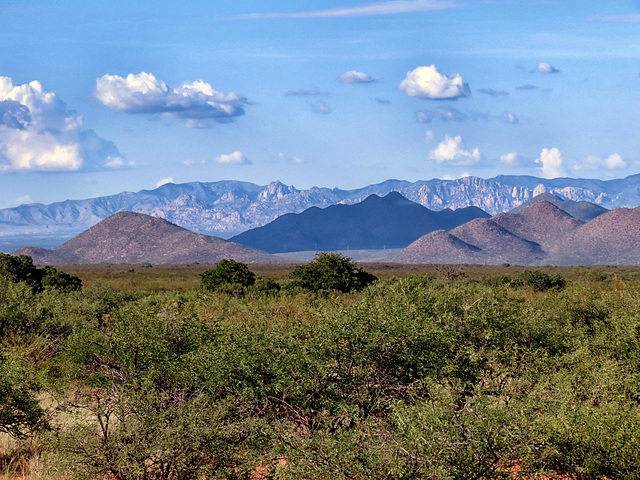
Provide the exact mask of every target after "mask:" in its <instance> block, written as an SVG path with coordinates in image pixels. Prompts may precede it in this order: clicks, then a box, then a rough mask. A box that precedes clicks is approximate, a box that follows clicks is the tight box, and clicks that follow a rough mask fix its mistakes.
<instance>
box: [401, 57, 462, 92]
mask: <svg viewBox="0 0 640 480" xmlns="http://www.w3.org/2000/svg"><path fill="white" fill-rule="evenodd" d="M398 88H399V89H400V90H402V91H404V92H405V93H406V94H407V95H409V96H410V97H419V98H431V99H444V98H458V97H467V96H469V95H470V94H471V91H470V90H469V85H468V84H466V83H464V82H463V81H462V77H461V76H460V74H458V73H454V74H453V75H452V76H451V77H449V76H447V75H444V74H442V73H440V72H438V70H437V69H436V67H435V65H431V66H429V67H424V66H423V67H418V68H416V69H415V70H412V71H410V72H407V76H406V78H405V79H404V80H403V81H402V82H401V83H400V85H398Z"/></svg>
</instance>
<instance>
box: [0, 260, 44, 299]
mask: <svg viewBox="0 0 640 480" xmlns="http://www.w3.org/2000/svg"><path fill="white" fill-rule="evenodd" d="M42 275H43V271H42V270H41V269H38V268H36V266H35V265H34V264H33V260H32V259H31V257H29V256H28V255H18V256H13V255H8V254H6V253H0V276H2V277H4V278H6V279H8V280H10V281H12V282H25V283H26V284H27V285H29V286H30V287H32V288H34V289H36V290H40V289H41V288H42V283H41V281H42Z"/></svg>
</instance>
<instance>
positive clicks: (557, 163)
mask: <svg viewBox="0 0 640 480" xmlns="http://www.w3.org/2000/svg"><path fill="white" fill-rule="evenodd" d="M536 163H540V164H542V167H540V174H541V175H542V176H543V177H544V178H557V177H562V176H565V175H566V173H565V170H564V167H563V166H562V164H563V159H562V153H560V150H558V149H557V148H555V147H554V148H543V149H542V152H541V153H540V158H537V159H536Z"/></svg>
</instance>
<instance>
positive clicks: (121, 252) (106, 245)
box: [13, 212, 282, 265]
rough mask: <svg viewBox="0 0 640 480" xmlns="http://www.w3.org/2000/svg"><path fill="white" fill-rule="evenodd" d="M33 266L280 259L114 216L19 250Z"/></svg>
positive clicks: (165, 225) (157, 221) (152, 220)
mask: <svg viewBox="0 0 640 480" xmlns="http://www.w3.org/2000/svg"><path fill="white" fill-rule="evenodd" d="M13 255H29V256H30V257H31V258H32V259H33V261H34V263H36V264H38V265H60V264H66V263H151V264H163V263H194V262H199V263H217V262H219V261H220V260H222V259H223V258H226V259H234V260H236V261H239V262H244V263H272V262H280V261H282V260H281V259H280V258H278V257H275V256H273V255H269V254H267V253H264V252H260V251H257V250H254V249H252V248H248V247H245V246H243V245H238V244H237V243H233V242H228V241H226V240H223V239H222V238H218V237H212V236H207V235H202V234H198V233H194V232H190V231H188V230H185V229H184V228H182V227H179V226H177V225H174V224H172V223H169V222H167V221H166V220H163V219H161V218H156V217H151V216H149V215H145V214H142V213H133V212H119V213H116V214H114V215H112V216H110V217H109V218H107V219H105V220H103V221H101V222H100V223H98V224H97V225H94V226H93V227H91V228H90V229H88V230H87V231H85V232H83V233H81V234H80V235H78V236H76V237H74V238H72V239H71V240H69V241H68V242H66V243H64V244H62V245H60V246H59V247H56V248H54V249H51V250H47V249H44V248H38V247H24V248H21V249H19V250H16V251H15V252H13Z"/></svg>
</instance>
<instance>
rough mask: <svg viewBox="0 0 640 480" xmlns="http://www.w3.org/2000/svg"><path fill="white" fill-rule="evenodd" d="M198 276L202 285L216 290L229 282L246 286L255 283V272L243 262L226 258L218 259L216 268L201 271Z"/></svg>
mask: <svg viewBox="0 0 640 480" xmlns="http://www.w3.org/2000/svg"><path fill="white" fill-rule="evenodd" d="M200 278H202V286H203V287H204V288H206V289H208V290H216V289H218V288H219V287H220V286H222V285H229V284H231V285H234V284H235V285H239V286H241V287H244V288H246V287H249V286H251V285H253V284H254V283H256V276H255V274H254V273H253V272H252V271H251V270H249V267H248V266H247V265H246V264H245V263H240V262H236V261H235V260H226V259H223V260H220V262H219V263H218V265H216V268H214V269H212V270H207V271H205V272H203V273H202V274H201V275H200Z"/></svg>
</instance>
